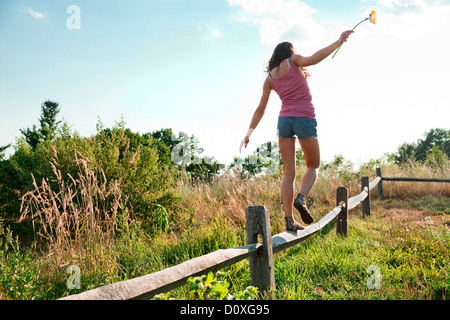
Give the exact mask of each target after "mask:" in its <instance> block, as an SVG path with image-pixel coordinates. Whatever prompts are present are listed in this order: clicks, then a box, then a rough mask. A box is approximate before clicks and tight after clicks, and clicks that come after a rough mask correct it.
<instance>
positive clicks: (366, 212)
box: [361, 177, 370, 218]
mask: <svg viewBox="0 0 450 320" xmlns="http://www.w3.org/2000/svg"><path fill="white" fill-rule="evenodd" d="M365 188H366V189H365ZM364 190H367V197H366V198H365V199H364V200H363V203H362V214H363V218H365V217H366V216H367V217H370V190H369V177H361V191H364Z"/></svg>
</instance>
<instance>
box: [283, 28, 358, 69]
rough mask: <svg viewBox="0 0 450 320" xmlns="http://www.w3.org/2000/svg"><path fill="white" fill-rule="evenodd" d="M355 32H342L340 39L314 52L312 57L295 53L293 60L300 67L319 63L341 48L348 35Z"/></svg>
mask: <svg viewBox="0 0 450 320" xmlns="http://www.w3.org/2000/svg"><path fill="white" fill-rule="evenodd" d="M352 33H353V31H352V30H347V31H344V32H342V34H341V36H340V37H339V39H338V40H337V41H335V42H333V43H332V44H330V45H329V46H328V47H325V48H323V49H321V50H319V51H317V52H316V53H314V54H313V55H312V56H310V57H302V56H301V55H298V54H296V55H294V56H293V57H292V61H293V62H294V63H295V64H296V65H297V66H298V67H307V66H311V65H314V64H318V63H319V62H321V61H322V60H323V59H325V58H326V57H328V56H329V55H330V54H332V53H333V52H334V50H336V49H337V48H339V46H340V45H341V44H342V43H344V42H346V41H347V39H348V37H349V36H350V35H351V34H352Z"/></svg>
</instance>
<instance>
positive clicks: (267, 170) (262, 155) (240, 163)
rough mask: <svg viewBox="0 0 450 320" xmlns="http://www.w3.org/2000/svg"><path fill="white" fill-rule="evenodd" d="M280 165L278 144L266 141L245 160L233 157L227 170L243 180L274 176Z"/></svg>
mask: <svg viewBox="0 0 450 320" xmlns="http://www.w3.org/2000/svg"><path fill="white" fill-rule="evenodd" d="M281 163H282V162H281V155H280V150H279V146H278V143H277V142H273V141H268V142H266V143H263V144H261V145H259V146H258V147H257V148H256V151H255V152H253V153H252V154H251V155H249V156H247V157H245V158H240V157H234V161H233V163H232V164H230V165H229V166H228V168H229V169H230V170H233V171H234V172H235V173H237V174H239V175H240V176H241V178H245V177H247V176H250V177H251V176H256V175H258V174H276V173H277V172H278V170H279V167H280V164H281Z"/></svg>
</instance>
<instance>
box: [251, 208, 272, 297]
mask: <svg viewBox="0 0 450 320" xmlns="http://www.w3.org/2000/svg"><path fill="white" fill-rule="evenodd" d="M245 219H246V229H247V244H253V243H257V242H258V235H259V234H260V235H261V236H262V244H263V245H262V250H261V252H258V253H257V254H254V255H252V256H250V258H249V262H250V275H251V285H252V286H254V287H257V288H258V289H259V292H260V293H263V292H264V291H266V292H267V293H268V292H269V289H270V288H273V289H275V274H274V269H273V249H272V236H271V233H270V215H269V211H268V210H267V209H266V207H264V206H249V207H247V209H245Z"/></svg>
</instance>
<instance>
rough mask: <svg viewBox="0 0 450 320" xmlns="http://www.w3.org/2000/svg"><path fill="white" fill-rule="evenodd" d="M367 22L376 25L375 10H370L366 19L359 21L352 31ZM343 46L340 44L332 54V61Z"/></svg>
mask: <svg viewBox="0 0 450 320" xmlns="http://www.w3.org/2000/svg"><path fill="white" fill-rule="evenodd" d="M367 20H370V22H372V23H373V24H376V23H377V13H376V12H375V10H372V12H371V13H370V15H369V17H368V18H365V19H363V20H361V21H360V22H359V23H358V24H357V25H356V26H354V27H353V29H352V31H353V30H355V29H356V27H357V26H359V25H360V24H361V23H363V22H364V21H367ZM343 44H344V43H341V45H340V46H339V47H338V48H337V50H336V52H335V53H334V54H333V57H332V58H331V59H334V56H335V55H336V53H338V51H339V49H340V48H341V47H342V45H343Z"/></svg>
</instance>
